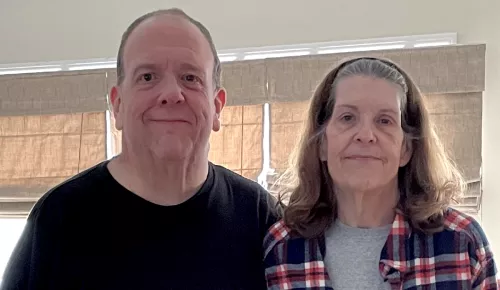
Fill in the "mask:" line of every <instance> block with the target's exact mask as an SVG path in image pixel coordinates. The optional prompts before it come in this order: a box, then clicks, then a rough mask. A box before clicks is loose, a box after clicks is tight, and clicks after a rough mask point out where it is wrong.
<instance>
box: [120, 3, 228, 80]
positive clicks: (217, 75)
mask: <svg viewBox="0 0 500 290" xmlns="http://www.w3.org/2000/svg"><path fill="white" fill-rule="evenodd" d="M159 15H174V16H180V17H182V18H184V19H186V20H187V21H189V22H190V23H192V24H194V25H195V26H196V27H197V28H198V29H199V30H200V32H201V33H202V34H203V36H205V38H206V40H207V41H208V43H209V45H210V49H211V50H212V54H213V56H214V68H213V82H214V85H215V87H216V88H220V86H221V64H220V60H219V56H218V55H217V50H216V49H215V44H214V41H213V39H212V36H211V35H210V32H209V31H208V29H207V28H206V27H205V26H204V25H203V24H201V22H199V21H197V20H195V19H193V18H192V17H190V16H189V15H187V14H186V13H185V12H184V11H182V10H181V9H179V8H170V9H161V10H157V11H153V12H150V13H147V14H144V15H143V16H141V17H139V18H137V19H136V20H134V22H132V24H130V26H129V27H128V28H127V30H125V32H124V33H123V35H122V39H121V42H120V48H119V49H118V59H117V64H116V74H117V78H118V80H117V82H118V84H121V83H122V82H123V79H124V77H125V69H124V63H123V54H124V50H125V45H126V43H127V40H128V38H129V37H130V34H131V33H132V32H133V31H134V29H135V28H137V26H139V25H140V24H141V23H142V22H144V21H146V20H148V19H150V18H152V17H155V16H159Z"/></svg>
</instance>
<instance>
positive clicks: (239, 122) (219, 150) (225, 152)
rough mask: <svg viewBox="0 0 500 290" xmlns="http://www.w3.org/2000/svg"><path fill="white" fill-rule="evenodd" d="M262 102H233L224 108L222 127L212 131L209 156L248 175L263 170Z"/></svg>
mask: <svg viewBox="0 0 500 290" xmlns="http://www.w3.org/2000/svg"><path fill="white" fill-rule="evenodd" d="M262 115H263V106H262V105H254V106H230V107H226V108H225V109H224V110H223V111H222V116H221V119H222V128H221V130H220V131H219V132H212V135H211V137H210V152H209V160H210V161H212V162H214V163H215V164H220V165H222V166H224V167H226V168H228V169H231V170H233V171H234V172H236V173H238V174H241V175H243V176H245V177H247V178H250V179H253V180H257V176H258V175H259V174H260V172H261V171H262Z"/></svg>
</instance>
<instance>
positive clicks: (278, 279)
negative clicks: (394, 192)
mask: <svg viewBox="0 0 500 290" xmlns="http://www.w3.org/2000/svg"><path fill="white" fill-rule="evenodd" d="M264 249H265V253H264V254H265V256H264V262H265V265H266V279H267V286H268V289H295V290H298V289H304V290H305V289H315V290H333V287H332V283H331V281H330V276H329V273H328V272H327V269H326V267H325V264H324V262H323V257H324V255H325V240H324V237H319V238H314V239H304V238H302V237H300V236H297V235H294V234H293V233H292V232H291V230H290V229H289V228H288V227H287V226H286V225H285V224H284V223H283V221H280V222H278V223H276V224H274V225H273V226H272V227H271V228H270V230H269V232H268V234H267V236H266V238H265V240H264ZM380 274H381V275H382V278H383V279H384V280H386V281H388V282H389V283H390V284H391V288H392V289H410V290H420V289H422V290H423V289H438V290H440V289H450V290H451V289H453V290H465V289H480V290H496V289H500V279H499V277H498V276H497V275H498V274H497V269H496V266H495V262H494V261H493V254H492V252H491V249H490V245H489V243H488V241H487V239H486V236H485V234H484V232H483V230H482V229H481V226H480V225H479V224H478V223H477V222H476V221H475V220H474V219H473V218H471V217H469V216H467V215H465V214H463V213H461V212H459V211H457V210H455V209H451V208H450V209H448V210H447V211H446V214H445V228H444V230H443V231H441V232H439V233H436V234H433V235H425V234H423V233H421V232H416V231H412V229H411V226H410V225H409V223H408V221H407V220H406V219H405V218H404V216H403V215H402V214H401V213H400V212H398V213H397V214H396V218H395V220H394V223H393V224H392V229H391V232H390V234H389V237H388V238H387V242H386V244H385V246H384V248H383V250H382V253H381V256H380ZM330 275H331V277H333V278H335V273H330Z"/></svg>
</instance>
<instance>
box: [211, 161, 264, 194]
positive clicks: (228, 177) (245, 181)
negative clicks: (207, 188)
mask: <svg viewBox="0 0 500 290" xmlns="http://www.w3.org/2000/svg"><path fill="white" fill-rule="evenodd" d="M212 165H213V168H214V171H215V175H216V179H217V181H218V182H221V183H223V184H224V185H226V186H227V187H229V188H231V189H233V190H238V192H240V193H249V194H256V195H267V194H268V193H267V191H266V190H265V189H264V188H263V187H262V186H261V185H260V184H258V183H257V182H255V181H254V180H251V179H249V178H246V177H244V176H242V175H240V174H238V173H236V172H234V171H231V170H229V169H227V168H225V167H224V166H221V165H216V164H212Z"/></svg>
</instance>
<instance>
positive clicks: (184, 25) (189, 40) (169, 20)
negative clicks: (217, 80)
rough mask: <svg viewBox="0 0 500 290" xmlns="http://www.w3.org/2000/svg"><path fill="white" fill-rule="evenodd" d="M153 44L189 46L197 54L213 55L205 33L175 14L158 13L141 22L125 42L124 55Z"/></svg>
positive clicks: (139, 50)
mask: <svg viewBox="0 0 500 290" xmlns="http://www.w3.org/2000/svg"><path fill="white" fill-rule="evenodd" d="M153 46H165V47H167V46H168V47H188V48H190V49H192V50H194V51H196V53H197V54H206V55H207V56H208V55H211V48H210V44H209V43H208V41H207V39H206V38H205V37H204V35H203V33H202V32H201V31H200V30H199V29H198V28H197V27H196V26H195V25H194V24H192V23H191V22H189V20H187V19H185V18H184V17H182V16H179V15H173V14H162V15H156V16H153V17H151V18H149V19H146V20H145V21H143V22H142V23H141V24H139V25H138V26H137V27H136V28H135V29H134V30H133V31H132V33H131V34H130V36H129V39H128V40H127V43H126V44H125V47H124V56H126V55H127V54H128V53H127V52H129V51H130V52H132V51H133V52H141V51H143V50H145V49H147V48H150V47H153Z"/></svg>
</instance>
